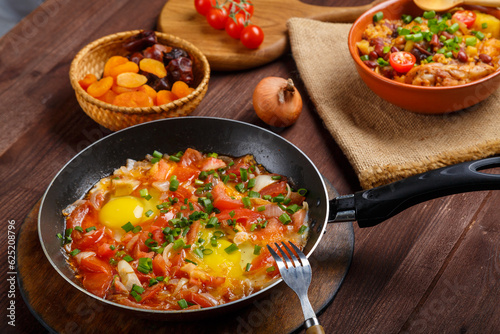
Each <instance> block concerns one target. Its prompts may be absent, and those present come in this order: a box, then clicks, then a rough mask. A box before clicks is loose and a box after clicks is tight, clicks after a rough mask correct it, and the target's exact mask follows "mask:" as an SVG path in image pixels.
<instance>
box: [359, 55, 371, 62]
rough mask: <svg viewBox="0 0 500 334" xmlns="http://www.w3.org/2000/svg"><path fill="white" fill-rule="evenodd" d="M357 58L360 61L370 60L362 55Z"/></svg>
mask: <svg viewBox="0 0 500 334" xmlns="http://www.w3.org/2000/svg"><path fill="white" fill-rule="evenodd" d="M359 58H360V59H361V61H366V60H370V57H368V55H363V56H361V57H359Z"/></svg>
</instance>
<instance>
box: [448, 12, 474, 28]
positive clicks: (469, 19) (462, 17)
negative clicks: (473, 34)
mask: <svg viewBox="0 0 500 334" xmlns="http://www.w3.org/2000/svg"><path fill="white" fill-rule="evenodd" d="M453 18H454V19H455V20H457V21H460V22H463V23H464V24H465V25H466V26H467V28H470V27H472V25H473V24H474V22H476V13H474V12H472V11H470V10H459V11H457V12H455V14H453Z"/></svg>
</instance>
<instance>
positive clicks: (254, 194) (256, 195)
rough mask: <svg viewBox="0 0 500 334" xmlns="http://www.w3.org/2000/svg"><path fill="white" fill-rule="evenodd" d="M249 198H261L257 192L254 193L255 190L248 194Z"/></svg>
mask: <svg viewBox="0 0 500 334" xmlns="http://www.w3.org/2000/svg"><path fill="white" fill-rule="evenodd" d="M248 197H250V198H260V193H258V192H256V191H253V190H250V191H249V192H248Z"/></svg>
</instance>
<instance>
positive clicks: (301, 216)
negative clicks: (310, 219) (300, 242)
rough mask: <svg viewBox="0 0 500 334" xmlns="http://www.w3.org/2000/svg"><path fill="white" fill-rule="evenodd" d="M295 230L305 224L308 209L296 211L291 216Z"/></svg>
mask: <svg viewBox="0 0 500 334" xmlns="http://www.w3.org/2000/svg"><path fill="white" fill-rule="evenodd" d="M290 218H291V219H292V225H293V230H294V232H297V231H298V230H299V229H300V227H301V226H302V225H303V224H304V222H305V219H306V210H303V209H302V210H299V211H297V212H295V213H294V214H293V215H292V216H291V217H290Z"/></svg>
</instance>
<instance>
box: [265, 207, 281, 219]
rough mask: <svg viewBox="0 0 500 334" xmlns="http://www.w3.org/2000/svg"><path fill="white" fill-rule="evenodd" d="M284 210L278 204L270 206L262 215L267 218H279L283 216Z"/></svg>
mask: <svg viewBox="0 0 500 334" xmlns="http://www.w3.org/2000/svg"><path fill="white" fill-rule="evenodd" d="M283 212H284V211H283V210H281V208H280V207H279V206H278V205H277V204H268V205H266V209H265V210H264V211H262V212H261V213H262V214H263V215H264V216H266V218H273V217H279V216H281V215H282V214H283Z"/></svg>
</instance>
